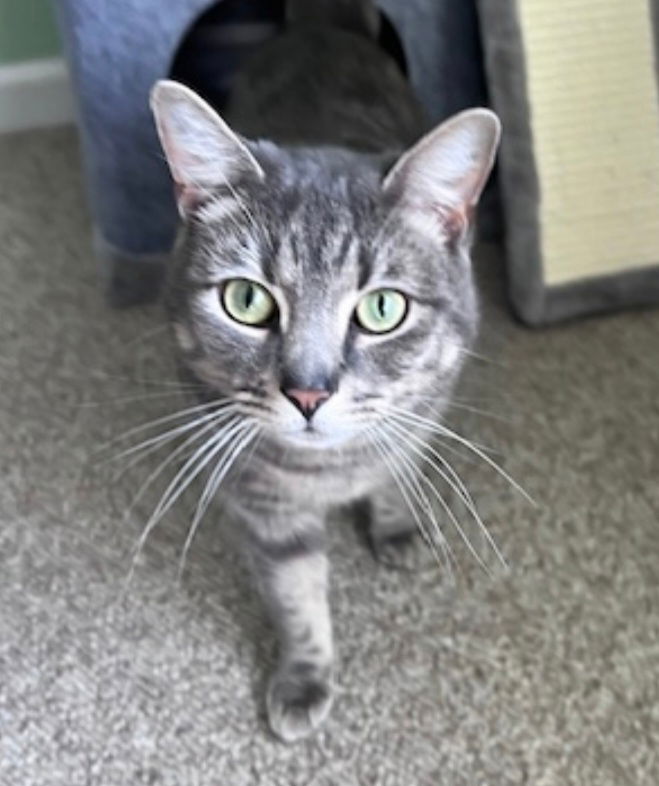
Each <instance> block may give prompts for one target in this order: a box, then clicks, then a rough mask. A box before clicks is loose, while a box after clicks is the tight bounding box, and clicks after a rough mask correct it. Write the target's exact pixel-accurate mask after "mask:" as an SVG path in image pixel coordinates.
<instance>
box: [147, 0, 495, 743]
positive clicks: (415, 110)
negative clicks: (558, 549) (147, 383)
mask: <svg viewBox="0 0 659 786" xmlns="http://www.w3.org/2000/svg"><path fill="white" fill-rule="evenodd" d="M288 13H289V15H290V19H289V24H288V27H287V29H286V31H285V32H284V33H282V34H281V35H280V36H278V37H277V38H275V39H273V40H272V41H271V42H269V43H267V44H265V45H264V46H263V48H262V49H261V51H260V52H258V53H257V54H256V55H254V56H253V57H252V59H251V60H250V61H249V63H247V64H246V65H245V67H244V69H243V70H242V72H241V73H240V74H239V75H238V76H237V78H236V83H235V86H234V89H233V92H232V97H231V100H230V103H229V106H228V109H227V111H226V112H225V117H226V121H225V120H223V119H222V118H220V116H219V115H218V114H217V113H216V112H215V111H214V110H213V108H211V107H210V106H209V105H208V104H206V103H205V102H204V101H203V100H202V99H201V98H199V97H198V96H197V95H196V94H195V93H194V92H193V91H192V90H190V89H189V88H187V87H185V86H183V85H182V84H179V83H176V82H173V81H169V80H163V81H160V82H158V83H157V84H156V85H155V86H154V89H153V91H152V99H151V105H152V109H153V112H154V116H155V120H156V126H157V130H158V133H159V136H160V140H161V143H162V146H163V149H164V152H165V155H166V158H167V161H168V164H169V167H170V170H171V174H172V178H173V181H174V184H175V193H176V199H177V204H178V208H179V211H180V214H181V217H182V219H183V225H184V239H183V241H182V244H181V247H180V250H179V252H178V254H177V257H176V260H175V262H174V264H173V266H172V270H171V274H170V280H169V284H168V288H167V295H166V304H167V310H168V315H169V319H170V321H171V325H172V336H173V340H174V343H175V345H176V352H177V355H178V357H179V362H180V364H181V366H182V367H183V369H184V370H185V373H186V374H187V375H188V376H189V377H190V378H191V379H192V380H193V381H194V383H195V384H196V385H198V386H199V388H200V389H201V390H202V394H201V405H200V408H199V410H198V413H197V414H198V417H197V420H196V421H195V428H197V429H198V430H197V431H195V432H194V435H193V438H192V439H191V443H193V444H195V445H200V447H198V448H197V449H196V450H195V452H194V453H193V455H192V457H191V458H190V459H188V462H189V467H190V469H191V470H192V471H194V472H201V470H202V469H203V468H204V467H209V468H210V477H209V480H208V483H207V486H206V491H205V492H203V493H202V496H201V498H200V504H199V508H198V511H197V515H196V517H195V518H196V520H197V521H196V522H195V523H198V519H199V517H200V516H201V515H202V514H203V512H204V511H205V510H206V508H207V507H208V504H209V503H210V501H211V499H212V497H213V496H214V494H215V492H216V490H217V489H218V486H219V485H220V483H222V489H223V497H222V499H223V502H224V503H225V505H226V508H227V509H228V510H229V511H230V514H231V518H232V519H233V520H234V521H235V522H236V524H237V528H238V530H239V531H240V533H241V536H242V540H243V543H244V548H245V553H246V555H247V558H248V560H249V563H250V565H251V568H252V571H253V575H254V580H255V583H256V585H257V587H258V590H259V591H260V593H261V595H262V597H263V600H264V602H265V605H266V607H267V608H268V609H269V611H270V614H271V616H272V620H273V623H274V625H275V628H276V630H277V633H278V640H279V661H278V666H277V668H276V670H275V671H274V673H273V674H272V676H271V678H270V681H269V686H268V689H267V694H266V708H267V713H268V718H269V723H270V726H271V728H272V730H273V732H274V733H275V734H276V735H277V736H278V737H280V738H281V739H282V740H284V741H287V742H290V741H293V740H297V739H300V738H303V737H305V736H307V735H309V734H310V733H311V732H313V731H314V730H315V729H316V728H317V727H318V726H319V725H320V724H321V723H322V721H323V720H324V719H325V718H326V716H327V714H328V712H329V709H330V706H331V703H332V698H333V674H334V646H333V640H332V626H331V620H330V612H329V607H328V598H327V591H328V560H327V556H326V551H325V520H326V516H327V513H328V511H329V510H331V509H333V508H335V507H336V506H343V505H345V504H346V503H349V502H351V501H355V502H357V501H360V500H361V501H363V500H367V501H368V505H369V507H370V519H371V524H370V527H371V529H370V534H371V538H372V540H373V543H374V545H375V547H376V548H379V547H382V548H385V547H386V546H387V544H389V543H395V542H397V540H399V539H400V538H401V537H404V536H407V535H408V534H409V533H411V532H413V531H414V530H415V527H416V526H417V523H418V520H419V516H418V515H417V514H415V513H414V510H415V508H414V499H410V496H414V495H412V490H413V486H410V484H409V481H408V482H407V483H406V482H405V480H404V478H405V473H404V472H403V471H402V470H401V469H400V462H406V465H407V467H408V468H409V466H410V465H411V464H412V463H419V462H420V461H421V459H420V454H419V449H418V447H417V448H416V450H415V449H414V448H415V446H416V445H417V444H419V443H417V442H415V441H414V440H415V435H417V434H419V433H421V432H422V431H423V429H424V427H425V426H424V424H425V423H426V422H427V420H426V419H427V417H428V402H429V401H432V402H433V403H432V407H431V409H432V412H433V414H434V416H435V417H437V418H439V417H440V416H441V413H442V411H443V410H444V408H445V406H446V404H447V402H448V401H449V399H450V395H451V390H452V388H453V386H454V383H455V381H456V378H457V376H458V374H459V372H460V369H461V366H462V364H463V358H464V356H465V351H466V350H468V348H469V346H470V345H471V343H472V341H473V339H474V337H475V334H476V330H477V323H478V309H477V299H476V294H475V291H474V284H473V281H472V273H471V263H470V256H469V249H470V242H471V234H472V224H473V215H474V210H475V207H476V205H477V202H478V199H479V196H480V194H481V192H482V189H483V187H484V185H485V183H486V181H487V179H488V176H489V173H490V171H491V168H492V165H493V161H494V158H495V154H496V150H497V146H498V140H499V136H500V124H499V121H498V120H497V118H496V116H495V115H494V114H493V113H492V112H491V111H490V110H488V109H481V108H478V109H473V110H468V111H465V112H463V113H461V114H459V115H457V116H455V117H453V118H451V119H449V120H447V121H446V122H444V123H443V124H442V125H440V126H439V127H437V128H435V129H433V130H430V131H428V130H427V127H426V123H425V120H424V115H423V112H422V110H421V108H420V105H419V103H418V101H417V99H416V98H415V96H414V94H413V92H412V90H411V88H410V86H409V84H408V83H407V81H406V79H405V78H404V77H403V75H402V73H401V71H400V69H399V68H398V66H397V64H396V63H395V62H394V61H393V60H392V59H390V57H389V56H388V55H387V54H386V53H385V52H384V51H383V50H382V49H381V48H379V47H378V46H377V44H376V42H375V35H376V32H377V25H378V15H377V13H376V11H375V8H374V6H372V5H371V3H370V2H367V0H359V1H358V0H291V2H289V6H288ZM424 134H425V135H424ZM202 405H203V406H202ZM195 439H196V440H202V441H201V442H200V441H197V442H196V443H194V442H193V440H195ZM238 457H240V459H241V460H240V461H237V458H238ZM397 467H398V469H397ZM406 490H407V493H406ZM417 501H418V498H417ZM193 530H194V526H193Z"/></svg>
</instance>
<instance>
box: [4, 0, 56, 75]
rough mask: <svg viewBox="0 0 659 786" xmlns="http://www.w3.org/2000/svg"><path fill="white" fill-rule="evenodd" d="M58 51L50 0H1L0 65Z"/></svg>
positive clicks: (52, 54) (54, 53)
mask: <svg viewBox="0 0 659 786" xmlns="http://www.w3.org/2000/svg"><path fill="white" fill-rule="evenodd" d="M58 52H59V44H58V41H57V30H56V29H55V22H54V19H53V12H52V9H51V7H50V0H0V64H3V63H17V62H20V61H21V60H34V59H37V58H39V57H53V56H54V55H57V54H58Z"/></svg>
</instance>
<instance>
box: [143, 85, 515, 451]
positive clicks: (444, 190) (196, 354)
mask: <svg viewBox="0 0 659 786" xmlns="http://www.w3.org/2000/svg"><path fill="white" fill-rule="evenodd" d="M152 106H153V109H154V112H155V116H156V121H157V126H158V131H159V134H160V138H161V140H162V144H163V148H164V150H165V153H166V156H167V159H168V162H169V166H170V169H171V172H172V175H173V179H174V182H175V185H176V194H177V200H178V205H179V210H180V213H181V215H182V216H183V218H184V221H185V223H186V235H185V240H184V243H183V245H182V248H181V251H180V254H179V259H178V262H177V263H176V266H175V269H174V271H173V274H172V277H171V285H170V288H169V298H168V300H169V308H170V314H171V318H172V322H173V327H174V335H175V337H176V341H177V343H178V349H179V351H180V353H181V358H182V362H183V363H184V365H185V366H186V368H187V369H188V370H189V371H190V373H191V374H192V375H193V376H194V378H195V379H196V380H197V382H199V383H200V384H201V385H202V386H203V388H204V389H205V391H206V393H207V395H208V396H209V397H212V398H224V399H229V400H231V401H233V402H235V403H236V404H237V405H238V407H239V408H240V410H241V411H242V412H244V414H246V415H251V416H253V417H254V418H256V419H257V420H258V421H259V422H260V423H261V424H262V425H263V426H264V428H265V430H266V432H267V433H268V434H269V435H270V436H271V437H274V438H275V439H278V440H280V441H281V442H282V443H285V444H296V445H300V446H303V445H304V446H307V447H318V448H324V447H327V446H330V445H341V444H345V443H347V442H349V441H350V440H352V439H355V438H358V436H359V435H360V434H361V433H362V431H363V430H364V429H365V428H368V427H369V426H371V425H375V424H377V423H378V421H379V420H380V419H381V418H382V417H383V416H385V415H386V414H387V413H388V412H391V411H392V408H393V409H395V408H402V409H405V410H415V409H417V408H419V407H420V406H421V405H422V404H427V403H428V401H430V400H436V401H437V403H438V404H441V403H442V401H444V400H445V399H446V397H447V396H448V394H449V392H450V389H451V386H452V384H453V382H454V379H455V377H456V375H457V372H458V371H459V369H460V366H461V364H462V358H463V355H464V350H465V348H466V347H467V346H468V345H469V343H470V342H471V340H472V338H473V336H474V333H475V329H476V323H477V309H476V302H475V295H474V290H473V284H472V276H471V269H470V259H469V239H470V237H469V236H470V226H471V218H472V214H473V211H474V208H475V206H476V203H477V201H478V198H479V196H480V193H481V191H482V189H483V186H484V184H485V182H486V180H487V177H488V175H489V172H490V169H491V167H492V162H493V159H494V156H495V151H496V147H497V143H498V139H499V122H498V120H497V119H496V117H495V116H494V115H493V114H492V113H491V112H490V111H488V110H484V109H477V110H472V111H468V112H465V113H462V114H460V115H458V116H456V117H454V118H453V119H451V120H449V121H447V122H446V123H444V124H443V125H442V126H440V127H439V128H437V129H435V130H434V131H432V132H430V133H429V134H428V135H426V136H425V137H424V138H423V139H421V141H420V142H418V143H417V144H416V145H415V146H414V147H413V148H412V149H411V150H409V151H408V152H407V153H405V154H404V155H403V156H402V157H400V158H399V159H398V160H397V161H396V160H393V161H392V160H391V158H389V160H386V157H385V156H383V157H373V156H365V155H360V154H356V153H349V152H346V151H342V150H339V149H330V148H326V149H324V150H318V149H315V150H314V149H302V148H300V149H282V148H280V147H278V146H276V145H274V144H273V143H271V142H264V141H248V140H245V139H242V138H240V137H238V136H237V135H236V134H235V133H234V132H233V131H232V130H231V129H230V128H229V127H228V126H227V125H226V124H225V123H224V122H223V121H222V120H221V119H220V117H219V116H218V115H217V114H216V113H215V112H214V111H213V110H212V109H211V108H210V107H209V106H208V105H206V104H205V103H204V102H203V101H202V100H201V99H200V98H198V97H197V96H196V95H195V94H194V93H192V92H191V91H190V90H188V89H187V88H185V87H183V86H181V85H178V84H176V83H173V82H161V83H159V84H158V85H157V86H156V88H155V89H154V92H153V98H152Z"/></svg>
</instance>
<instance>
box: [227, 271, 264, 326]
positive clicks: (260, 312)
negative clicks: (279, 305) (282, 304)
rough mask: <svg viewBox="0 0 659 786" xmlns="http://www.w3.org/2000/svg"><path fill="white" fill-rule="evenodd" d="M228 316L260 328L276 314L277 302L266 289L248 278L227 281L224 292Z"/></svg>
mask: <svg viewBox="0 0 659 786" xmlns="http://www.w3.org/2000/svg"><path fill="white" fill-rule="evenodd" d="M222 305H223V306H224V310H225V311H226V312H227V314H228V315H229V316H230V317H231V318H232V319H235V320H236V322H241V323H242V324H243V325H254V326H255V327H260V326H261V325H265V323H266V322H267V321H268V320H269V319H270V317H272V315H273V314H274V313H275V308H276V306H275V301H274V298H273V297H272V295H271V294H270V293H269V292H268V290H267V289H265V287H262V286H261V285H260V284H257V283H256V281H250V280H249V279H247V278H234V279H232V280H231V281H227V283H226V284H225V285H224V290H223V292H222Z"/></svg>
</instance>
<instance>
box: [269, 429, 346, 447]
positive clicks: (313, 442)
mask: <svg viewBox="0 0 659 786" xmlns="http://www.w3.org/2000/svg"><path fill="white" fill-rule="evenodd" d="M277 436H278V439H279V440H280V441H281V442H282V443H284V445H285V446H286V447H291V448H301V449H307V450H336V449H337V448H341V447H344V446H346V445H347V444H348V443H349V442H351V441H352V439H353V438H354V436H355V435H354V433H349V432H342V433H328V432H326V431H320V430H319V429H315V428H306V429H300V430H299V431H287V432H282V433H280V434H278V435H277Z"/></svg>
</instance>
